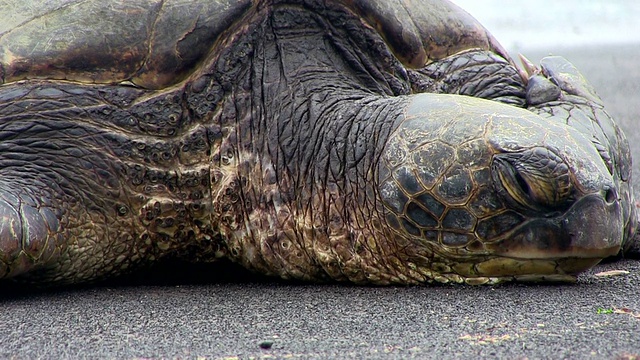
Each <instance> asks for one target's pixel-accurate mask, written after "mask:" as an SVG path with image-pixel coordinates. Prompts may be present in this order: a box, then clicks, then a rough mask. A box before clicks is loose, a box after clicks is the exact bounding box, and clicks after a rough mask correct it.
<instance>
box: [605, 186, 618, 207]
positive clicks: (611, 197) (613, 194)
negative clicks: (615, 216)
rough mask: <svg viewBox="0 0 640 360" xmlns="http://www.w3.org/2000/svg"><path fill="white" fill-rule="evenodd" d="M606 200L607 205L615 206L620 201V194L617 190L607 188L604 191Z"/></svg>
mask: <svg viewBox="0 0 640 360" xmlns="http://www.w3.org/2000/svg"><path fill="white" fill-rule="evenodd" d="M604 200H605V201H606V202H607V204H613V203H614V202H615V201H616V200H618V192H617V191H616V189H615V188H610V187H606V188H605V190H604Z"/></svg>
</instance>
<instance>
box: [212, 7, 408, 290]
mask: <svg viewBox="0 0 640 360" xmlns="http://www.w3.org/2000/svg"><path fill="white" fill-rule="evenodd" d="M259 15H261V14H256V17H257V18H260V17H261V16H259ZM335 20H336V21H337V20H339V19H335ZM347 21H353V20H352V19H347ZM245 23H248V24H252V26H251V27H250V28H247V29H243V30H242V31H243V32H245V35H244V36H242V37H241V38H240V39H239V40H238V41H236V42H235V43H234V44H232V45H231V46H229V47H228V50H227V51H226V52H223V53H222V54H221V58H220V59H218V60H217V61H216V64H223V65H227V64H228V62H227V61H225V59H241V61H242V62H243V63H241V64H234V65H235V68H231V69H228V68H218V69H215V70H214V72H215V73H216V74H224V75H225V76H232V77H237V79H238V80H237V81H236V82H234V83H233V84H234V85H233V86H232V87H231V88H230V89H228V91H227V92H226V93H225V95H224V99H223V101H222V104H221V108H220V111H219V112H218V113H217V114H216V116H217V118H218V119H219V120H218V121H219V123H220V126H221V132H222V133H223V134H224V135H223V136H222V137H221V139H220V143H219V145H218V146H219V152H218V153H217V154H215V155H213V162H214V163H213V166H212V169H213V170H212V180H211V182H212V188H213V196H212V199H213V208H214V210H213V222H214V223H217V224H218V226H219V231H220V233H221V235H222V238H223V239H224V240H223V241H224V243H225V245H226V248H227V249H228V256H229V257H231V258H232V259H233V260H234V261H237V262H240V263H241V264H243V265H244V266H245V267H247V268H250V269H254V270H257V271H259V272H261V273H265V274H271V275H277V276H281V277H283V278H298V279H305V280H327V279H335V280H351V281H355V282H370V281H372V280H375V281H376V282H379V281H380V279H384V278H391V277H394V276H398V274H403V273H406V271H396V270H394V269H393V268H394V267H395V266H396V264H394V260H399V259H396V258H395V257H394V256H393V255H394V253H395V249H397V248H399V247H401V246H402V245H401V244H396V243H390V242H393V241H394V240H393V237H387V236H386V235H388V234H385V233H384V230H383V229H382V228H381V226H380V216H381V214H380V211H381V205H380V204H378V203H376V200H375V199H376V198H377V197H376V190H375V188H374V186H375V183H376V175H377V174H376V167H377V163H378V157H379V156H380V155H381V152H382V149H383V148H384V144H385V142H386V140H387V139H388V137H389V135H390V133H391V132H392V131H393V129H394V127H395V126H396V124H397V122H398V121H399V120H400V119H401V117H402V113H401V112H402V109H403V108H404V107H405V105H404V104H405V103H406V102H407V99H406V98H404V97H396V95H402V94H408V93H409V92H410V87H409V85H408V82H407V81H406V79H405V78H404V77H405V76H406V73H405V72H404V70H403V69H402V68H401V67H399V66H398V64H397V63H395V62H393V61H390V62H389V64H381V63H372V62H370V61H371V59H378V58H380V56H370V55H368V54H365V53H362V51H363V49H362V48H361V47H359V46H357V43H358V42H359V41H360V42H362V41H370V44H371V45H370V46H371V48H372V49H371V50H370V51H382V52H387V51H388V50H386V48H385V47H384V44H382V43H381V40H379V39H378V40H376V39H375V38H374V37H372V36H370V37H367V36H366V35H368V34H363V32H362V30H357V28H355V27H354V33H353V34H351V36H346V35H345V34H343V33H341V32H344V31H345V30H344V29H340V30H339V29H333V28H332V26H331V24H330V22H329V21H328V20H327V19H326V18H321V17H319V16H317V15H313V14H311V13H310V12H307V11H304V10H302V9H301V8H287V7H283V8H280V9H276V10H275V11H274V13H273V14H271V15H270V16H266V17H264V18H263V20H261V21H259V22H258V23H257V24H255V22H254V21H246V22H245ZM356 30H357V31H356ZM375 41H377V43H376V42H375ZM238 52H245V53H246V56H244V57H241V56H239V55H238ZM387 54H388V53H387ZM388 59H392V56H391V54H388ZM394 66H395V68H394ZM205 92H206V91H205ZM398 266H404V265H401V264H398ZM387 268H388V269H387ZM400 276H404V275H400ZM372 277H373V278H372ZM376 277H379V278H380V279H376ZM390 281H392V280H391V279H388V280H386V281H385V282H390Z"/></svg>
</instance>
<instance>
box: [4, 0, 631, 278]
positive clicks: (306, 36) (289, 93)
mask: <svg viewBox="0 0 640 360" xmlns="http://www.w3.org/2000/svg"><path fill="white" fill-rule="evenodd" d="M7 4H8V5H7ZM52 4H53V5H52V6H53V7H52V8H43V9H41V12H39V13H30V12H25V13H24V14H22V17H18V18H19V19H22V20H21V21H19V22H18V23H10V24H9V25H7V26H9V29H8V30H11V31H7V32H3V33H2V34H1V36H0V53H1V55H2V56H1V57H0V64H2V71H3V74H4V75H3V81H4V84H3V85H2V86H0V216H2V221H1V223H2V227H1V228H0V278H6V279H9V280H10V281H19V282H28V283H35V284H38V285H45V286H47V285H49V286H50V285H56V284H68V283H82V282H90V281H96V280H99V279H104V278H109V277H113V276H117V275H120V274H123V273H126V272H129V271H132V270H135V269H137V268H140V267H143V266H147V265H149V264H153V263H155V262H158V261H161V260H165V259H172V258H173V259H175V258H177V259H181V260H186V261H190V262H213V261H217V260H218V259H221V258H226V259H230V260H231V261H233V262H235V263H238V264H240V265H242V266H244V267H246V268H248V269H251V270H253V271H256V272H259V273H261V274H266V275H272V276H279V277H281V278H285V279H300V280H307V281H349V282H352V283H358V284H378V285H386V284H423V283H430V282H443V283H447V282H454V283H467V284H484V283H497V282H501V281H510V280H521V281H545V280H550V281H571V280H573V279H575V276H576V275H577V274H579V273H580V272H582V271H584V270H586V269H588V268H590V267H591V266H593V265H595V264H597V263H598V262H599V261H601V260H602V259H603V258H606V257H610V256H613V255H615V254H617V253H618V252H619V251H620V249H621V247H624V249H632V248H633V245H630V244H633V243H632V240H631V238H632V236H633V234H634V232H635V228H636V220H635V216H636V215H635V207H634V206H633V195H632V191H631V189H630V185H629V184H630V183H631V182H630V176H631V173H630V166H631V160H630V158H629V156H628V154H629V152H628V144H627V143H626V139H625V138H624V135H623V134H622V133H621V131H620V130H619V128H617V127H616V126H615V124H614V123H613V122H612V121H611V120H610V117H608V115H606V113H605V112H604V111H603V110H602V106H601V102H600V101H599V99H598V98H597V97H596V96H595V95H594V93H593V92H592V91H591V90H590V88H589V87H588V85H586V82H585V81H584V80H583V79H582V78H581V77H579V76H578V75H576V72H575V71H574V70H572V68H571V67H570V66H569V65H568V64H567V63H566V62H562V61H561V60H557V59H551V60H544V61H543V63H542V65H541V68H542V70H540V71H539V72H536V71H532V73H531V74H530V75H523V74H524V72H523V71H522V70H519V69H518V68H517V67H515V65H514V64H513V62H512V61H511V59H509V58H508V56H507V55H506V53H505V52H504V50H502V48H501V47H500V46H499V44H498V43H497V42H496V41H495V40H494V39H493V38H492V37H491V35H489V34H488V33H487V32H486V30H484V28H482V26H481V25H480V24H478V23H477V22H476V21H475V20H473V18H471V17H470V16H469V15H468V14H466V13H464V12H462V11H461V10H460V9H458V8H456V7H455V6H454V5H452V4H450V3H448V2H445V1H426V2H421V1H403V2H400V1H378V0H370V1H312V0H308V1H307V0H305V1H303V0H300V1H297V0H291V1H256V2H251V3H249V2H245V1H226V2H225V1H214V2H207V3H206V4H205V3H204V2H198V1H194V2H192V3H191V5H193V6H191V7H185V6H182V5H183V3H181V2H180V3H179V2H172V1H164V2H158V1H142V0H140V1H134V2H128V3H126V4H125V3H118V4H116V5H117V6H115V5H114V6H107V5H108V4H105V3H104V2H102V3H100V2H97V1H85V2H79V3H75V2H69V1H62V0H61V1H58V2H53V3H52ZM56 4H57V5H56ZM4 6H5V8H4V9H5V10H7V11H17V10H16V9H22V7H20V6H19V3H18V2H7V3H5V4H4ZM408 9H412V11H409V10H408ZM30 11H33V10H30ZM106 13H108V14H110V16H111V20H112V22H111V23H109V24H106V23H103V22H100V21H99V19H102V18H104V16H97V15H104V14H106ZM70 14H75V15H76V17H78V16H79V17H80V18H82V19H83V21H90V20H91V19H94V21H96V22H97V23H96V24H95V26H94V27H90V28H93V29H109V31H107V32H104V31H103V32H100V33H101V34H102V33H104V36H102V35H101V36H92V35H91V34H87V33H83V34H84V35H83V36H79V37H75V38H74V41H67V42H64V41H60V42H58V41H54V40H56V39H59V38H58V37H59V36H61V35H60V34H74V35H77V34H80V32H79V30H78V29H76V28H74V26H75V25H74V24H67V23H66V22H64V21H62V20H61V19H67V18H68V15H70ZM96 14H97V15H96ZM80 15H81V16H80ZM87 19H88V20H87ZM45 20H46V21H48V22H46V21H45ZM42 21H45V22H46V23H47V24H48V25H47V26H48V29H49V32H48V33H43V30H42V29H43V28H42V24H43V23H42ZM113 24H123V26H113ZM172 24H176V25H175V26H173V27H172ZM124 25H127V26H124ZM65 29H67V30H68V31H67V32H64V31H63V30H65ZM71 30H73V31H71ZM76 30H77V31H76ZM401 35H402V36H401ZM42 37H45V38H47V39H48V40H50V41H49V43H50V44H51V45H50V46H48V47H47V46H45V47H39V46H40V45H39V44H40V42H38V40H39V39H41V38H42ZM25 44H27V45H28V44H30V45H29V46H31V45H33V47H31V50H33V51H32V52H31V53H29V52H27V51H26V50H28V49H29V48H30V47H29V46H26V45H25ZM36 45H37V46H36ZM36 50H37V51H36ZM107 70H108V71H107ZM211 276H212V278H214V277H215V276H216V274H214V273H212V274H211Z"/></svg>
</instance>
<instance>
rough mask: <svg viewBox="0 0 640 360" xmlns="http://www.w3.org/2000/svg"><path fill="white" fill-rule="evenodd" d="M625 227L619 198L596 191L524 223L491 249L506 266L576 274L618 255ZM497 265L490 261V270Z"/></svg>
mask: <svg viewBox="0 0 640 360" xmlns="http://www.w3.org/2000/svg"><path fill="white" fill-rule="evenodd" d="M623 228H624V224H623V220H622V210H621V207H620V204H619V201H617V199H615V200H612V199H610V198H609V197H608V196H606V195H602V194H599V193H594V194H589V195H586V196H584V197H582V198H580V199H579V200H577V201H576V202H575V203H574V204H573V205H572V206H571V207H570V208H569V209H568V210H567V211H566V212H564V213H563V214H561V215H558V216H556V217H550V218H536V219H532V220H530V221H528V222H525V223H523V224H520V225H519V226H517V227H515V228H514V229H513V230H511V231H510V232H509V233H508V234H505V235H506V236H505V237H503V238H502V239H501V240H498V241H495V242H491V243H490V244H487V247H489V248H491V249H490V250H491V252H492V253H493V254H495V255H496V256H497V258H495V259H494V260H496V266H498V264H502V265H500V266H505V267H506V268H509V266H506V265H505V264H507V263H510V262H511V263H513V264H512V269H513V268H514V267H515V268H517V267H522V266H523V265H522V264H525V263H526V264H528V262H532V264H530V265H527V266H525V267H526V268H529V270H531V271H530V273H536V274H540V275H544V274H552V273H556V274H572V275H573V274H578V273H580V272H582V271H585V270H587V269H589V268H591V267H593V266H594V265H596V264H597V263H598V262H599V261H600V260H602V259H604V258H606V257H609V256H613V255H616V254H617V253H618V252H619V251H620V246H621V244H622V239H623ZM498 259H501V260H500V261H498ZM502 259H503V260H502ZM533 263H537V264H538V266H533ZM543 264H546V265H544V266H542V265H543ZM496 266H488V265H487V269H486V273H492V271H490V268H495V267H496ZM498 267H499V266H498ZM536 267H537V268H538V269H536ZM545 269H546V270H545ZM494 270H495V269H494ZM480 272H481V273H482V272H485V271H480ZM498 272H499V271H498ZM527 272H529V271H527ZM494 273H495V272H494Z"/></svg>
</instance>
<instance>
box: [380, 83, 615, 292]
mask: <svg viewBox="0 0 640 360" xmlns="http://www.w3.org/2000/svg"><path fill="white" fill-rule="evenodd" d="M379 192H380V197H381V198H382V201H383V203H384V207H385V216H386V217H385V220H386V222H387V224H388V225H389V228H390V229H391V231H392V233H393V235H392V236H393V237H395V238H396V239H400V238H402V239H403V241H407V242H408V244H409V246H408V247H405V246H403V248H410V249H412V251H407V253H411V256H410V257H412V258H411V259H410V260H409V261H411V262H412V263H417V264H425V265H424V266H425V269H423V273H426V275H427V276H430V277H431V278H433V279H435V280H440V281H450V280H454V281H466V282H468V283H486V282H498V281H503V280H512V279H515V280H522V281H528V280H531V281H537V280H554V281H564V280H573V279H575V275H576V274H578V273H580V272H582V271H584V270H587V269H588V268H590V267H592V266H594V265H595V264H597V263H598V262H599V261H600V260H601V259H603V258H605V257H608V256H612V255H615V254H617V253H618V251H619V250H620V246H621V243H622V241H623V233H624V226H625V221H624V218H623V217H624V216H623V211H622V206H621V203H620V202H621V200H620V197H619V196H618V189H616V185H615V181H614V178H613V175H612V174H611V173H610V172H609V170H608V169H607V166H606V164H605V162H604V161H603V160H602V158H601V157H600V155H599V153H598V150H597V148H596V146H595V145H594V144H593V143H592V142H591V141H590V139H588V138H587V137H585V136H584V135H582V134H581V133H579V132H578V131H576V130H575V129H573V128H572V127H569V126H566V125H564V124H561V123H558V122H557V121H556V122H554V121H553V120H549V119H543V118H541V117H539V116H537V115H535V114H533V113H531V112H528V111H526V110H523V109H519V108H515V107H512V106H507V105H503V104H499V103H496V102H491V101H486V100H481V99H476V98H468V97H462V96H455V95H432V94H430V95H416V96H414V97H412V99H411V100H410V104H409V105H408V107H407V110H406V111H405V117H404V119H403V121H402V123H401V124H400V125H399V126H398V128H397V129H396V130H395V131H394V133H393V134H392V135H391V137H390V139H389V142H388V143H387V146H386V148H385V150H384V153H383V157H382V162H381V163H380V172H379ZM418 267H419V266H418Z"/></svg>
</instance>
